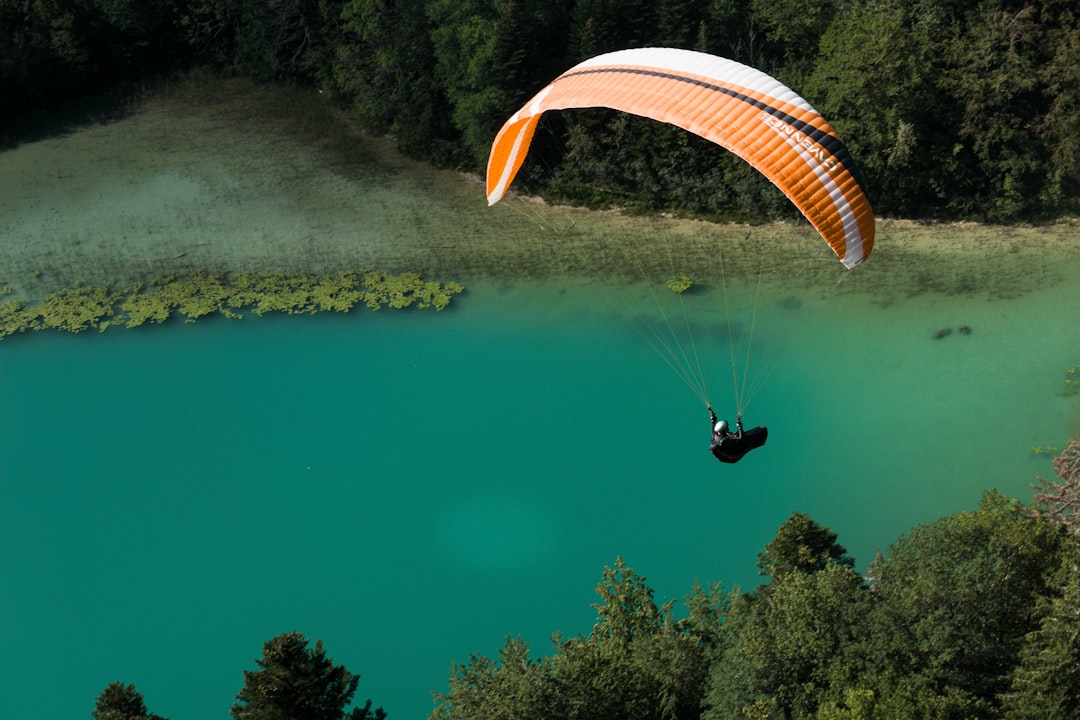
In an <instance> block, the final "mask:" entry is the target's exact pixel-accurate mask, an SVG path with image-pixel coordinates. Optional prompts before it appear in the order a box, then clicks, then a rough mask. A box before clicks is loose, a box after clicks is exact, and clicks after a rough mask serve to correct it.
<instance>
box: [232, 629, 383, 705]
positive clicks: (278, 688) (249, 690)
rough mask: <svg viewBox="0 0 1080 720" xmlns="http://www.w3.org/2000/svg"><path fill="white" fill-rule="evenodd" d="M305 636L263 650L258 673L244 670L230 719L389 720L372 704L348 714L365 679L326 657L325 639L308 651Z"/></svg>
mask: <svg viewBox="0 0 1080 720" xmlns="http://www.w3.org/2000/svg"><path fill="white" fill-rule="evenodd" d="M307 646H308V639H307V638H306V637H304V636H303V635H302V634H301V633H298V632H290V633H285V634H284V635H278V636H277V637H275V638H272V639H271V640H268V641H267V642H266V644H265V645H263V656H262V659H261V660H256V661H255V663H256V664H257V665H258V666H259V668H260V669H259V670H256V671H247V670H245V671H244V687H243V688H242V689H241V690H240V692H239V693H237V695H236V699H237V701H238V702H237V703H236V704H234V705H233V706H232V710H231V711H230V714H231V715H232V717H233V719H234V720H342V719H343V718H348V719H349V720H383V718H385V717H386V713H385V712H383V710H382V708H379V709H377V710H375V711H374V713H372V712H371V701H370V700H368V701H367V704H366V705H364V707H363V708H354V709H353V710H352V712H350V713H346V712H345V706H346V705H348V704H349V701H350V700H352V696H353V694H354V693H355V692H356V686H357V684H358V683H359V682H360V676H359V675H353V674H352V673H350V672H349V671H348V670H347V669H345V666H344V665H334V663H333V661H332V660H331V659H330V658H328V657H326V652H325V651H324V650H323V646H322V640H318V641H316V643H315V649H314V650H308V647H307Z"/></svg>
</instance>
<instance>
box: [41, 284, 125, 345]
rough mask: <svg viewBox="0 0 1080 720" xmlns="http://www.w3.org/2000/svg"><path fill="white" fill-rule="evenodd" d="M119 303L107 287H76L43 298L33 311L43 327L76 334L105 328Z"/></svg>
mask: <svg viewBox="0 0 1080 720" xmlns="http://www.w3.org/2000/svg"><path fill="white" fill-rule="evenodd" d="M118 301H119V296H118V295H117V294H116V293H113V292H112V291H111V290H110V289H109V286H108V285H101V286H99V287H75V288H70V289H67V290H59V291H57V292H54V293H50V294H48V295H46V296H45V298H44V299H43V300H42V301H41V304H40V305H38V306H37V308H36V309H35V310H36V313H37V315H38V319H39V320H38V321H39V322H40V324H41V327H42V328H56V329H57V330H66V331H68V332H73V333H77V332H82V331H83V330H88V329H90V328H97V329H99V330H104V329H105V328H107V327H108V326H109V322H108V318H111V317H112V316H113V314H114V312H115V310H114V307H115V306H116V304H117V302H118Z"/></svg>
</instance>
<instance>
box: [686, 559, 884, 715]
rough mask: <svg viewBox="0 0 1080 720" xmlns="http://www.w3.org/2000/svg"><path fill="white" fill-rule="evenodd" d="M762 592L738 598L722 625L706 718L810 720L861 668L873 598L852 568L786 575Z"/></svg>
mask: <svg viewBox="0 0 1080 720" xmlns="http://www.w3.org/2000/svg"><path fill="white" fill-rule="evenodd" d="M759 593H762V594H758V595H754V596H743V597H741V598H739V599H738V600H737V601H736V602H735V603H734V605H733V606H732V608H731V611H730V613H729V614H728V618H727V622H725V623H724V626H723V638H724V639H723V643H722V644H723V648H724V649H723V652H722V653H721V655H720V656H719V658H718V661H717V663H716V665H715V666H714V668H713V673H712V678H711V686H710V690H709V696H708V703H707V704H708V705H709V707H710V708H711V709H710V711H709V712H707V713H706V715H705V717H708V718H725V717H738V716H740V715H745V716H754V715H755V714H756V715H759V716H761V717H768V718H772V717H798V718H807V717H813V716H814V714H815V713H816V711H817V708H818V706H819V705H821V704H822V703H824V702H826V701H833V702H835V701H836V700H837V695H838V691H837V690H836V688H837V687H839V688H845V689H846V688H848V686H849V683H852V682H853V678H854V677H856V676H857V675H858V672H859V670H860V669H861V667H862V665H863V661H862V659H861V657H860V648H861V644H862V642H863V641H864V633H865V626H864V624H863V622H862V618H863V617H865V615H866V613H867V611H868V610H869V607H870V603H871V597H870V594H869V592H868V591H867V589H866V588H865V586H864V585H863V582H862V578H861V577H859V575H858V574H857V573H855V572H854V571H853V570H852V569H851V568H850V567H849V566H848V565H843V564H838V563H833V562H829V563H827V564H826V565H825V566H824V567H823V568H822V569H820V570H818V571H816V572H813V573H807V572H789V573H786V574H782V575H780V576H779V577H778V578H775V579H774V581H773V583H772V584H771V585H769V586H768V590H767V592H764V591H763V590H759Z"/></svg>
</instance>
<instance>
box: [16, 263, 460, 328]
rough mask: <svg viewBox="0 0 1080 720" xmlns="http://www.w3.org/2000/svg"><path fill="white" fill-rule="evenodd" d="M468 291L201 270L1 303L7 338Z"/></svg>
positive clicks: (444, 302)
mask: <svg viewBox="0 0 1080 720" xmlns="http://www.w3.org/2000/svg"><path fill="white" fill-rule="evenodd" d="M463 291H464V288H463V287H462V285H461V284H460V283H457V282H447V283H439V282H435V281H430V280H424V279H422V278H421V277H420V276H419V275H418V274H416V273H401V274H399V275H391V274H387V273H385V272H381V271H379V270H366V271H360V272H339V273H335V274H333V275H323V276H312V275H289V274H285V273H238V274H235V275H230V276H225V275H214V274H210V273H206V272H199V273H195V274H194V275H191V276H188V277H175V276H166V277H162V278H159V279H158V280H154V281H152V282H147V283H137V284H135V285H133V286H131V287H128V288H126V289H123V290H113V289H111V288H110V287H108V286H107V285H103V286H97V287H75V288H69V289H65V290H59V291H57V292H54V293H50V294H49V295H46V296H45V297H44V298H43V299H42V301H41V302H40V303H38V304H28V303H24V302H22V301H20V300H16V299H9V300H4V301H0V340H2V339H3V338H5V337H7V336H9V335H14V334H17V333H22V332H26V331H28V330H49V329H54V330H65V331H67V332H73V333H78V332H82V331H84V330H90V329H96V330H105V329H107V328H109V327H111V326H114V325H119V326H122V327H127V328H133V327H138V326H140V325H143V324H144V323H148V322H151V323H162V322H165V321H166V320H168V319H169V318H170V317H172V315H173V314H174V313H179V314H180V315H183V316H184V319H185V322H194V321H195V320H196V319H197V318H200V317H203V316H206V315H210V314H213V313H217V314H219V315H223V316H225V317H229V318H240V317H242V316H243V311H245V310H250V311H251V312H253V313H255V314H256V315H262V314H264V313H268V312H280V313H286V314H290V315H296V314H301V313H308V314H310V313H316V312H328V311H333V312H348V311H350V310H352V309H353V308H354V307H355V306H356V305H357V304H361V303H362V304H363V305H364V306H366V307H368V308H370V309H371V310H379V309H380V308H383V307H390V308H395V309H404V308H409V307H415V308H417V309H425V308H435V310H443V309H444V308H446V307H447V306H448V305H449V304H450V301H451V298H453V296H454V295H457V294H458V293H461V292H463Z"/></svg>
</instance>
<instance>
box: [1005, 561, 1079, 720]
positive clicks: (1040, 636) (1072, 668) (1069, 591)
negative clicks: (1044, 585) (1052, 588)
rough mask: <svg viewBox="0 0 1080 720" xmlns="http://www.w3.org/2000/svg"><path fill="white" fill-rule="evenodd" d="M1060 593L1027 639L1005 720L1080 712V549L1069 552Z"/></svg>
mask: <svg viewBox="0 0 1080 720" xmlns="http://www.w3.org/2000/svg"><path fill="white" fill-rule="evenodd" d="M1057 589H1058V594H1056V595H1055V596H1052V597H1051V598H1049V599H1045V598H1044V599H1043V601H1042V602H1044V603H1045V604H1046V605H1047V607H1046V608H1045V610H1044V614H1043V618H1042V621H1041V622H1040V624H1039V627H1038V629H1036V630H1033V631H1032V632H1031V633H1030V634H1028V636H1027V637H1026V638H1025V639H1024V645H1023V647H1022V648H1021V650H1020V662H1019V664H1018V665H1017V666H1016V669H1015V670H1014V671H1013V674H1012V678H1011V686H1010V688H1009V690H1008V692H1006V693H1005V694H1004V696H1003V698H1002V707H1003V710H1004V712H1003V717H1004V718H1006V720H1066V719H1067V718H1073V717H1075V716H1076V708H1078V707H1080V546H1077V545H1075V544H1072V545H1070V546H1069V547H1068V548H1067V553H1066V554H1065V558H1064V562H1063V565H1062V569H1061V574H1060V579H1059V581H1058V583H1057Z"/></svg>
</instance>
